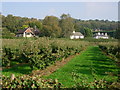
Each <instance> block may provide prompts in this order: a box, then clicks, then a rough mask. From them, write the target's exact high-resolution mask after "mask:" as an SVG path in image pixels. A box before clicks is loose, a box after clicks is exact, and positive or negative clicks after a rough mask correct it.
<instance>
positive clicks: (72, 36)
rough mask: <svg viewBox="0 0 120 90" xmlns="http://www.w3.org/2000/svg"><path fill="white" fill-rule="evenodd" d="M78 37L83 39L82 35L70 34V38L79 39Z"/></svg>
mask: <svg viewBox="0 0 120 90" xmlns="http://www.w3.org/2000/svg"><path fill="white" fill-rule="evenodd" d="M79 38H81V39H83V38H84V36H74V35H71V36H70V39H79Z"/></svg>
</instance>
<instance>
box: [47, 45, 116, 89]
mask: <svg viewBox="0 0 120 90" xmlns="http://www.w3.org/2000/svg"><path fill="white" fill-rule="evenodd" d="M117 70H118V69H117V67H116V65H115V62H114V60H111V59H110V58H108V57H107V56H106V55H104V54H103V53H102V52H101V50H100V49H99V47H98V46H90V47H89V48H88V49H87V50H85V51H83V52H82V53H81V54H80V55H77V56H76V57H75V58H73V59H72V60H71V61H69V62H68V63H67V64H66V65H65V66H63V67H62V68H60V69H58V70H57V71H56V72H54V73H52V74H51V75H50V76H45V78H51V79H58V81H59V82H61V83H62V84H63V85H64V86H65V87H72V86H73V85H74V84H75V83H76V82H80V81H81V80H86V81H87V82H92V81H94V80H95V79H97V80H99V79H103V78H104V79H105V80H109V81H116V80H117V76H115V75H116V74H117ZM75 75H79V76H80V77H79V78H78V79H75V78H74V77H75Z"/></svg>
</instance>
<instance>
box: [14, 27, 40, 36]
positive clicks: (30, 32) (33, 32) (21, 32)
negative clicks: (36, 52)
mask: <svg viewBox="0 0 120 90" xmlns="http://www.w3.org/2000/svg"><path fill="white" fill-rule="evenodd" d="M39 34H40V32H39V30H37V29H33V28H25V29H24V30H18V32H17V33H16V37H35V36H39Z"/></svg>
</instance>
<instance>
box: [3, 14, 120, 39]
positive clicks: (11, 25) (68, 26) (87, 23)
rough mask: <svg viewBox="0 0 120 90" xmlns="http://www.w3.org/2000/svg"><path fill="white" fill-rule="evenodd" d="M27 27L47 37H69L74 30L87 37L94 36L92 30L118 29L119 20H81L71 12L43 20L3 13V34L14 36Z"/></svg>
mask: <svg viewBox="0 0 120 90" xmlns="http://www.w3.org/2000/svg"><path fill="white" fill-rule="evenodd" d="M27 27H32V28H35V27H36V28H38V29H39V30H40V36H46V37H56V38H59V37H65V38H66V37H69V36H70V34H71V32H72V31H77V32H81V33H82V34H84V35H85V36H86V37H91V36H92V30H94V29H102V30H106V31H107V30H113V31H114V30H116V29H117V27H118V24H117V22H115V21H108V20H97V19H96V20H80V19H74V18H72V17H71V16H70V14H62V15H61V16H60V18H58V17H56V16H46V17H45V18H44V19H43V20H41V19H36V18H27V17H19V16H13V15H7V16H4V15H2V28H3V32H2V34H3V36H4V37H10V36H14V35H15V33H16V32H17V31H18V30H19V29H24V28H27ZM7 35H8V36H7Z"/></svg>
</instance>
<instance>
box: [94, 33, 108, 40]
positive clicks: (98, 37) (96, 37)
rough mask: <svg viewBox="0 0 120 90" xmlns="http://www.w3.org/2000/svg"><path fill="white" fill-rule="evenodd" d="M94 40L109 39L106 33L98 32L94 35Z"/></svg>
mask: <svg viewBox="0 0 120 90" xmlns="http://www.w3.org/2000/svg"><path fill="white" fill-rule="evenodd" d="M94 38H95V39H100V38H102V39H109V37H108V35H107V33H100V32H98V33H96V34H95V35H94Z"/></svg>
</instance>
